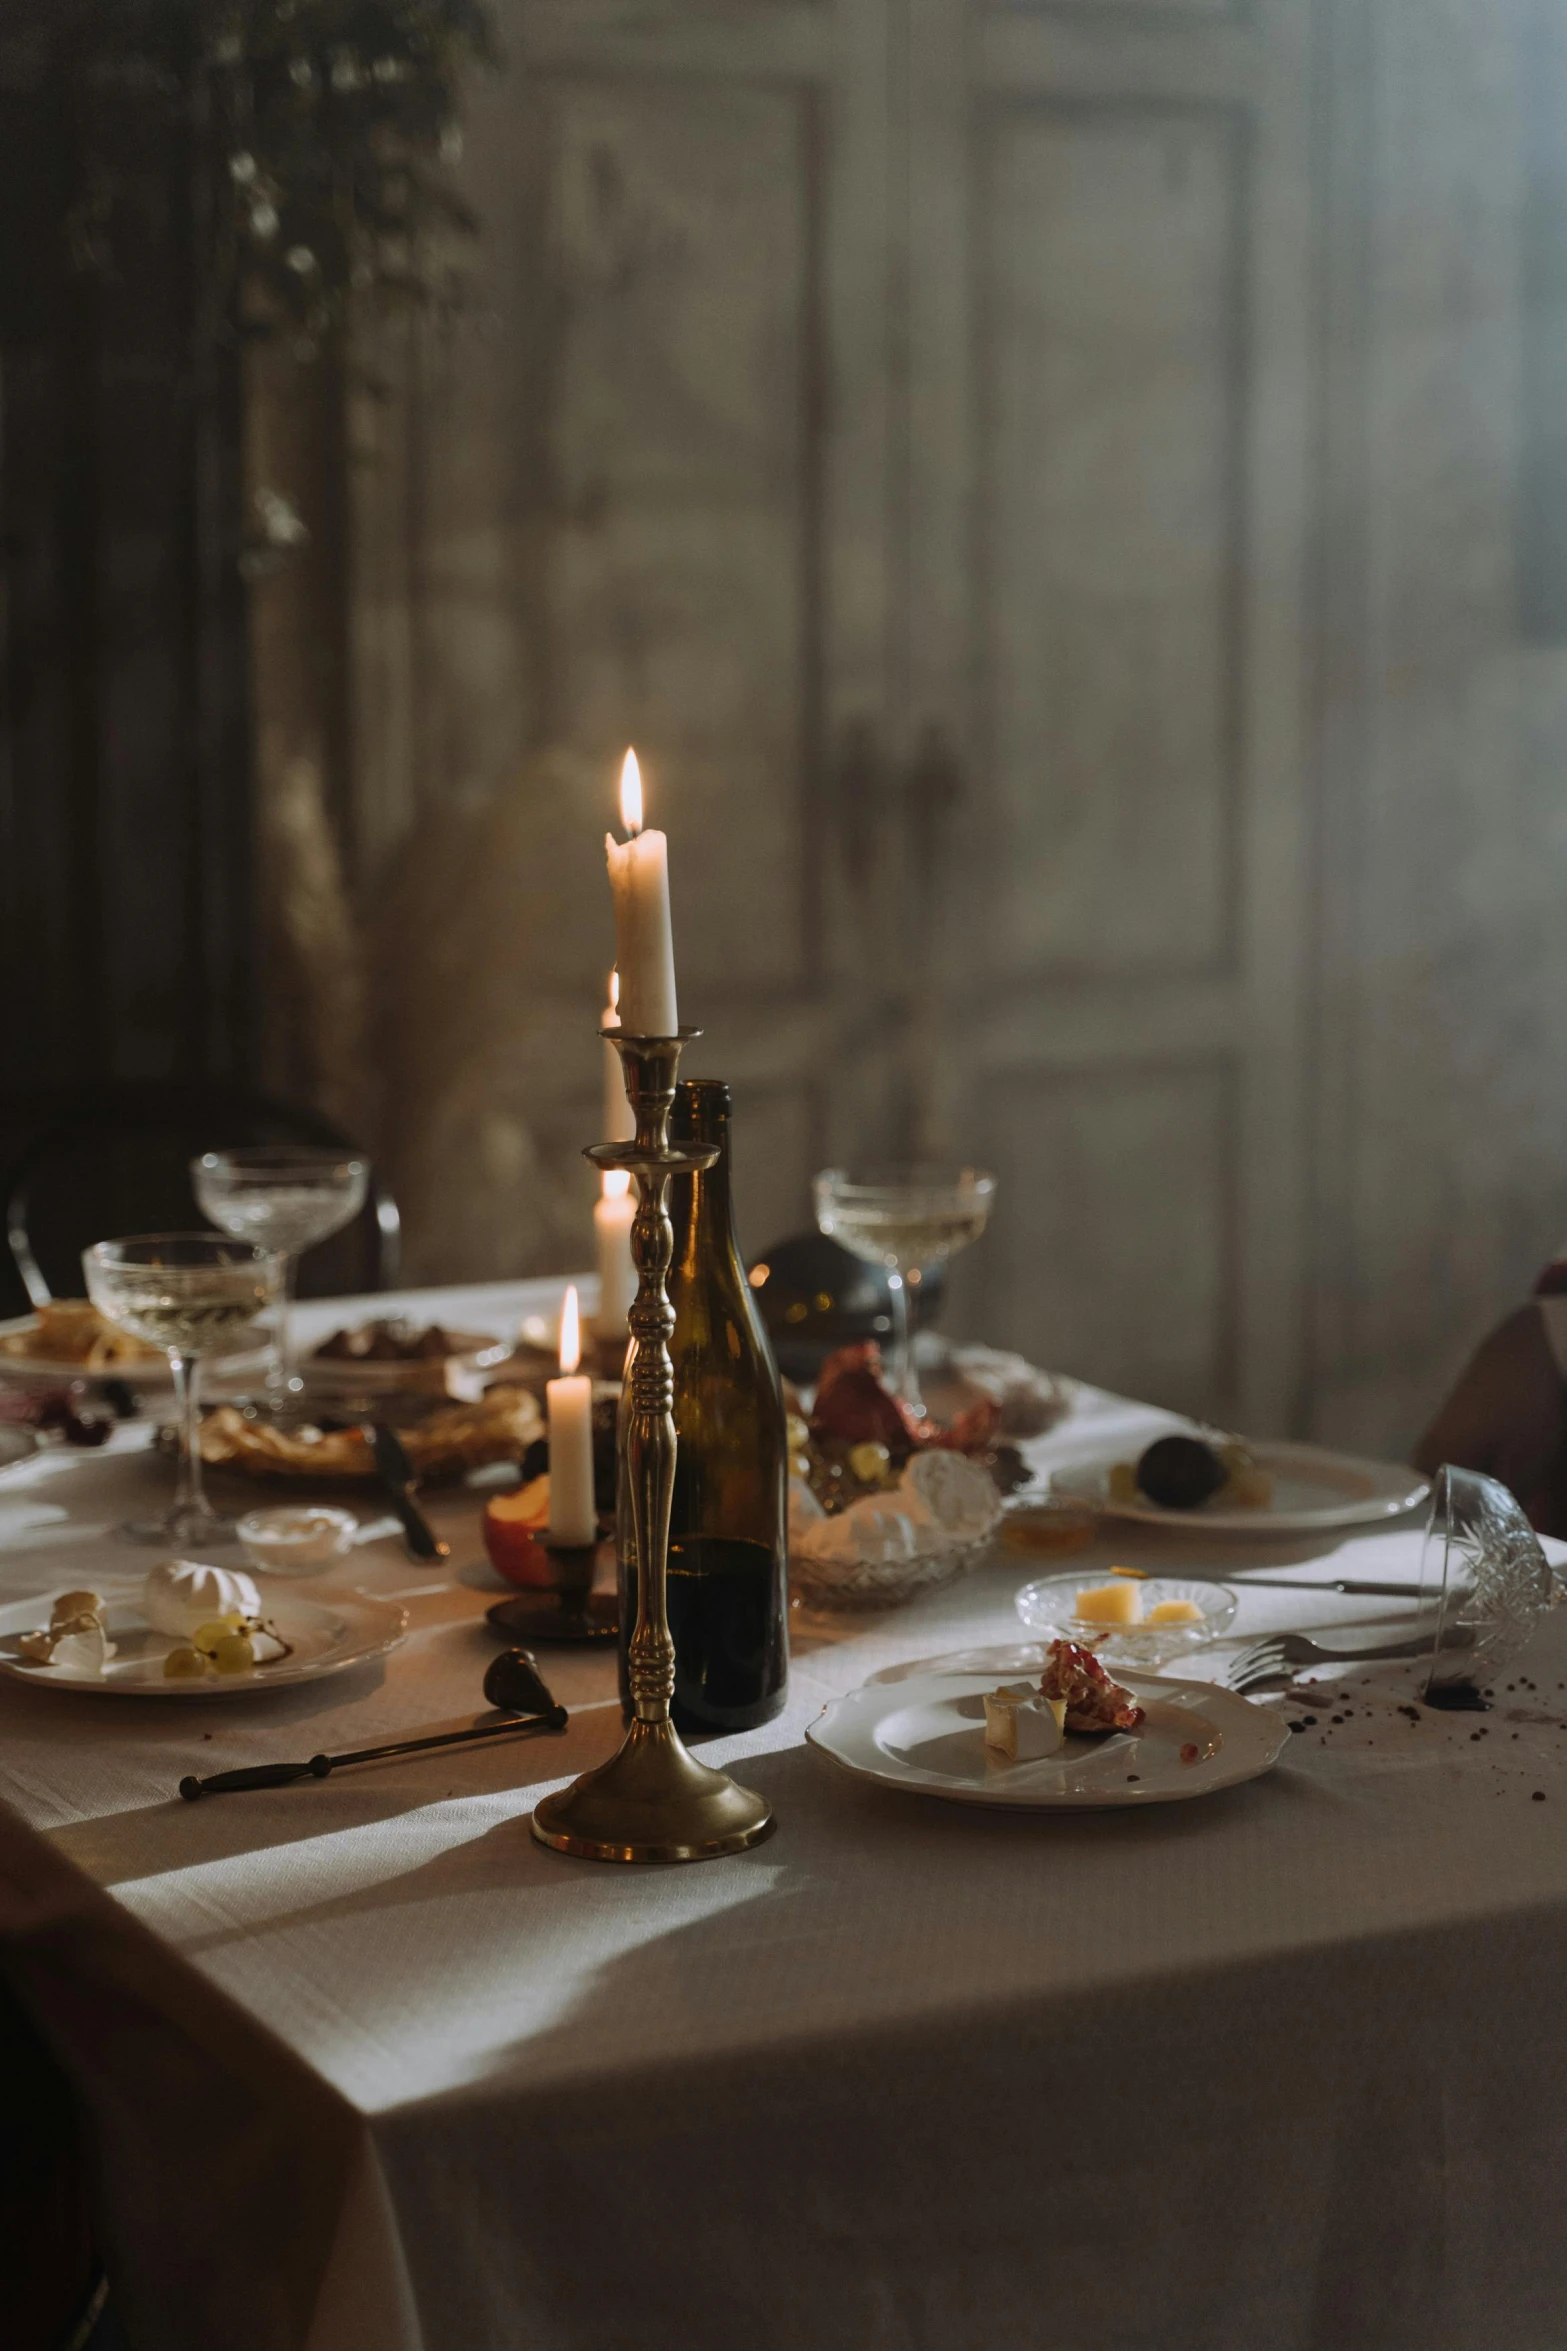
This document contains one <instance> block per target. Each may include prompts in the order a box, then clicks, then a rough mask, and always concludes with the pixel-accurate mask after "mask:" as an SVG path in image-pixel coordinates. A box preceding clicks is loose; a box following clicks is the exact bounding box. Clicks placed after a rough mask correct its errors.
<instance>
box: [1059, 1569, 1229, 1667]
mask: <svg viewBox="0 0 1567 2351" xmlns="http://www.w3.org/2000/svg"><path fill="white" fill-rule="evenodd" d="M1121 1580H1122V1579H1120V1578H1119V1577H1115V1576H1111V1575H1102V1576H1096V1575H1095V1574H1094V1573H1093V1571H1092V1570H1091V1569H1090V1570H1086V1571H1085V1570H1082V1569H1080V1570H1079V1571H1078V1573H1077V1574H1076V1575H1047V1576H1040V1577H1038V1578H1037V1579H1036V1581H1035V1582H1033V1583H1031V1584H1025V1585H1024V1586H1023V1588H1022V1590H1021V1591H1020V1592H1018V1594H1017V1595H1016V1597H1015V1599H1014V1602H1013V1605H1014V1607H1015V1608H1016V1610H1017V1612H1018V1615H1019V1616H1020V1617H1021V1618H1022V1620H1023V1622H1024V1624H1026V1625H1027V1627H1028V1629H1029V1631H1030V1632H1031V1633H1037V1634H1039V1635H1040V1636H1041V1637H1042V1638H1043V1639H1045V1640H1049V1641H1078V1642H1080V1643H1081V1644H1082V1646H1083V1647H1084V1648H1085V1649H1092V1650H1093V1651H1094V1652H1095V1653H1096V1654H1097V1655H1098V1656H1100V1657H1102V1658H1103V1659H1104V1661H1105V1663H1106V1664H1107V1665H1127V1666H1141V1667H1142V1669H1143V1671H1144V1672H1145V1673H1156V1672H1157V1671H1158V1670H1159V1668H1160V1666H1162V1665H1166V1664H1168V1663H1169V1661H1170V1659H1171V1658H1172V1657H1184V1656H1186V1655H1187V1654H1188V1653H1189V1652H1190V1651H1191V1650H1193V1649H1200V1648H1202V1647H1203V1646H1204V1644H1205V1643H1206V1642H1208V1641H1217V1640H1218V1639H1219V1638H1220V1637H1221V1635H1222V1634H1224V1633H1225V1632H1226V1631H1227V1630H1228V1628H1229V1626H1230V1623H1231V1621H1232V1619H1233V1618H1234V1615H1235V1605H1236V1603H1235V1594H1234V1592H1233V1591H1231V1589H1230V1587H1229V1585H1228V1584H1209V1583H1198V1582H1196V1581H1195V1580H1192V1579H1189V1578H1187V1577H1184V1576H1135V1577H1128V1578H1126V1579H1125V1580H1126V1581H1127V1582H1129V1583H1131V1584H1132V1585H1133V1586H1134V1588H1135V1590H1136V1592H1137V1594H1138V1597H1139V1599H1140V1600H1141V1602H1142V1609H1143V1616H1144V1619H1146V1618H1147V1616H1148V1614H1149V1612H1150V1611H1151V1610H1152V1609H1155V1608H1157V1607H1159V1606H1160V1604H1161V1603H1162V1602H1165V1601H1171V1600H1176V1601H1186V1602H1188V1603H1189V1604H1190V1605H1191V1606H1192V1607H1194V1608H1196V1609H1197V1610H1198V1611H1199V1615H1198V1617H1197V1618H1196V1619H1188V1620H1187V1621H1186V1622H1184V1623H1177V1624H1149V1623H1147V1622H1146V1621H1145V1622H1143V1623H1140V1624H1103V1623H1100V1622H1099V1621H1098V1620H1097V1619H1085V1618H1082V1617H1080V1616H1079V1615H1078V1613H1077V1596H1078V1594H1079V1593H1080V1592H1084V1591H1097V1590H1100V1589H1102V1588H1103V1587H1104V1586H1105V1585H1106V1584H1110V1583H1116V1582H1119V1581H1121Z"/></svg>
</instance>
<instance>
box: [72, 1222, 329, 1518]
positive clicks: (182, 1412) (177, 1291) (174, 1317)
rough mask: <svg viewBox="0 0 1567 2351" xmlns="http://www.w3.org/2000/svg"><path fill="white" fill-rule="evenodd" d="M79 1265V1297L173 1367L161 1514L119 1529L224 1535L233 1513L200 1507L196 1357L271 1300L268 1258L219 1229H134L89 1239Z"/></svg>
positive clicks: (272, 1269) (275, 1273)
mask: <svg viewBox="0 0 1567 2351" xmlns="http://www.w3.org/2000/svg"><path fill="white" fill-rule="evenodd" d="M82 1265H83V1267H84V1269H85V1271H86V1275H87V1295H88V1297H89V1298H90V1299H91V1300H92V1302H93V1304H94V1306H96V1307H97V1309H98V1312H99V1313H100V1314H101V1315H102V1316H103V1317H104V1320H105V1321H106V1322H112V1323H114V1324H115V1325H116V1326H117V1327H118V1328H119V1329H120V1330H122V1331H129V1332H130V1333H131V1336H132V1337H133V1338H137V1339H145V1340H146V1341H147V1342H148V1343H149V1345H151V1346H154V1347H161V1348H163V1349H164V1351H165V1352H166V1354H167V1355H168V1358H169V1363H170V1365H171V1367H172V1369H173V1372H174V1402H175V1408H176V1410H177V1412H178V1414H179V1426H180V1466H179V1477H178V1480H177V1482H176V1485H175V1489H174V1504H173V1508H172V1509H171V1510H170V1511H169V1512H168V1514H167V1516H166V1517H164V1518H158V1519H145V1520H132V1521H131V1522H130V1523H129V1524H128V1525H126V1526H123V1527H121V1529H120V1532H121V1534H122V1535H125V1536H127V1537H128V1538H129V1540H130V1541H131V1542H133V1543H162V1544H166V1545H169V1544H175V1545H180V1546H183V1547H192V1546H194V1545H197V1544H203V1543H226V1542H229V1541H231V1540H232V1538H233V1534H234V1521H233V1519H231V1518H223V1517H220V1516H219V1515H218V1513H217V1512H215V1511H213V1510H211V1509H209V1508H208V1506H207V1497H206V1495H205V1493H204V1492H203V1490H202V1482H201V1440H200V1435H199V1432H198V1426H197V1404H196V1372H197V1367H198V1365H199V1364H200V1362H201V1359H202V1357H203V1356H206V1355H222V1354H225V1353H231V1352H232V1351H233V1349H234V1348H235V1346H236V1345H237V1344H238V1342H239V1341H240V1339H241V1338H242V1337H243V1336H244V1334H245V1332H246V1331H247V1330H248V1329H249V1328H250V1326H251V1324H252V1323H253V1322H254V1321H255V1320H256V1318H257V1316H258V1315H261V1314H264V1313H266V1311H267V1310H268V1308H269V1307H271V1306H272V1305H273V1304H274V1303H275V1301H276V1299H277V1295H278V1289H279V1285H280V1280H281V1275H282V1268H281V1266H280V1264H279V1262H278V1260H277V1258H276V1257H274V1256H272V1255H271V1254H269V1252H268V1251H267V1250H265V1249H258V1248H256V1247H255V1246H254V1244H253V1243H251V1242H248V1241H231V1240H227V1239H225V1238H224V1237H223V1236H222V1235H221V1234H218V1233H143V1234H140V1235H138V1236H137V1237H136V1238H135V1239H132V1240H126V1241H95V1242H94V1244H93V1246H92V1247H91V1248H90V1249H86V1250H84V1251H83V1252H82Z"/></svg>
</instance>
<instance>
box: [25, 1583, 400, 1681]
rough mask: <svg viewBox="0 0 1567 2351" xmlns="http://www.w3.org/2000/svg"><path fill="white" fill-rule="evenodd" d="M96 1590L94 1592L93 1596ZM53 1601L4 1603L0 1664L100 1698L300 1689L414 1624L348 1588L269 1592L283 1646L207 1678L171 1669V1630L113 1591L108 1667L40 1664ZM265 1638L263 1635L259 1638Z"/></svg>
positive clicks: (357, 1661) (106, 1616)
mask: <svg viewBox="0 0 1567 2351" xmlns="http://www.w3.org/2000/svg"><path fill="white" fill-rule="evenodd" d="M91 1596H92V1595H87V1597H91ZM50 1608H51V1601H50V1599H49V1597H47V1596H46V1597H44V1598H42V1599H39V1598H34V1599H31V1600H18V1601H11V1602H8V1603H7V1604H6V1605H5V1606H4V1607H3V1608H0V1673H5V1674H8V1675H10V1676H12V1677H13V1678H14V1679H15V1680H17V1681H21V1682H29V1683H31V1684H32V1685H33V1687H34V1688H35V1689H44V1690H70V1691H72V1692H74V1693H76V1694H77V1695H80V1694H81V1693H82V1692H84V1691H85V1692H87V1693H88V1694H89V1695H90V1696H92V1697H98V1698H255V1697H259V1696H260V1695H261V1694H262V1693H263V1692H264V1691H267V1690H280V1689H291V1688H293V1687H295V1686H296V1685H297V1684H298V1683H300V1682H316V1681H321V1680H322V1679H323V1678H324V1677H325V1676H326V1675H328V1674H335V1673H346V1672H347V1671H348V1670H349V1669H350V1667H352V1666H356V1665H363V1664H365V1663H367V1662H368V1661H369V1660H370V1659H371V1658H373V1657H383V1656H385V1654H386V1652H387V1651H388V1650H389V1649H395V1648H396V1647H397V1645H398V1643H399V1642H400V1641H401V1640H402V1639H403V1636H404V1635H405V1633H406V1632H407V1630H408V1611H407V1609H406V1608H398V1607H395V1606H393V1605H392V1603H391V1602H389V1601H385V1600H374V1599H370V1598H368V1597H365V1596H362V1595H355V1596H353V1597H349V1596H347V1595H344V1596H342V1597H338V1596H336V1595H334V1596H333V1599H332V1601H331V1603H330V1605H328V1604H327V1603H325V1602H321V1601H316V1600H304V1599H299V1598H296V1597H295V1596H294V1595H293V1594H292V1593H280V1594H278V1596H277V1597H276V1598H275V1599H274V1597H273V1596H272V1594H271V1593H270V1592H269V1593H268V1595H267V1598H266V1602H265V1623H266V1625H267V1627H268V1629H269V1632H270V1633H271V1634H272V1635H274V1636H275V1641H274V1640H269V1641H268V1642H267V1643H266V1644H265V1646H266V1648H267V1650H268V1651H269V1652H270V1651H272V1650H273V1649H274V1647H275V1648H277V1649H281V1650H282V1651H283V1652H284V1654H282V1655H275V1654H274V1655H271V1656H270V1658H269V1661H268V1662H266V1663H258V1664H256V1665H253V1666H251V1667H250V1668H249V1669H248V1670H247V1671H245V1672H243V1673H216V1672H208V1673H204V1674H202V1675H201V1676H200V1677H199V1678H194V1677H193V1678H190V1679H185V1678H171V1677H170V1676H169V1675H168V1674H166V1673H165V1671H164V1659H165V1658H166V1657H167V1656H168V1654H169V1652H170V1650H171V1649H173V1648H175V1647H176V1646H177V1644H176V1641H175V1639H174V1638H173V1636H171V1635H170V1634H168V1633H165V1632H159V1631H157V1630H156V1629H155V1628H154V1627H153V1626H152V1625H151V1624H149V1623H148V1621H147V1618H146V1617H145V1615H144V1614H143V1613H142V1610H141V1607H140V1606H139V1605H138V1602H137V1600H136V1599H133V1598H126V1599H114V1598H110V1599H108V1600H107V1601H106V1602H105V1603H104V1605H103V1624H104V1629H105V1632H106V1634H107V1636H108V1644H109V1647H110V1650H111V1654H109V1655H108V1657H107V1659H106V1661H105V1662H104V1664H103V1666H102V1669H101V1671H94V1670H93V1669H92V1667H91V1665H89V1664H84V1663H81V1662H78V1661H77V1658H76V1655H75V1653H74V1652H73V1653H72V1661H71V1662H69V1663H67V1662H51V1663H47V1664H40V1663H35V1662H33V1661H32V1660H30V1659H29V1657H28V1655H27V1650H26V1648H25V1647H24V1642H26V1641H27V1639H28V1637H29V1636H32V1637H33V1639H34V1641H35V1642H36V1636H37V1633H38V1630H39V1628H41V1627H44V1626H47V1625H48V1623H49V1621H50ZM258 1646H259V1644H258Z"/></svg>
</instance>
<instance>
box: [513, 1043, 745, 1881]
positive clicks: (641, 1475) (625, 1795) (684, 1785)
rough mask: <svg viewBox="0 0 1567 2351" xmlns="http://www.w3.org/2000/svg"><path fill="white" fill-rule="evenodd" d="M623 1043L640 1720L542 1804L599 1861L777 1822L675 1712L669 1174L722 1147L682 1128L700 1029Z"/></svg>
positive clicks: (559, 1840) (716, 1839)
mask: <svg viewBox="0 0 1567 2351" xmlns="http://www.w3.org/2000/svg"><path fill="white" fill-rule="evenodd" d="M603 1034H604V1036H605V1038H606V1040H607V1041H608V1042H609V1043H610V1044H611V1045H613V1046H614V1048H615V1050H616V1052H617V1053H618V1054H619V1055H620V1064H621V1069H622V1072H623V1074H624V1076H625V1080H626V1094H627V1097H628V1099H629V1100H630V1103H631V1107H632V1110H633V1111H634V1113H635V1115H636V1122H637V1131H636V1134H635V1136H634V1137H633V1139H632V1140H631V1141H630V1142H629V1143H595V1144H593V1145H592V1147H591V1148H590V1150H589V1151H588V1153H587V1156H588V1158H589V1159H591V1160H593V1161H594V1162H595V1164H596V1165H597V1166H599V1167H601V1168H614V1167H624V1168H629V1170H630V1171H631V1173H632V1174H633V1175H634V1176H635V1177H636V1179H637V1215H636V1222H635V1223H634V1224H633V1226H632V1228H631V1254H632V1258H633V1260H634V1261H635V1264H636V1269H637V1295H636V1303H635V1304H634V1305H633V1307H632V1309H631V1312H630V1315H629V1317H628V1320H629V1323H630V1326H631V1346H630V1350H629V1353H628V1355H627V1360H626V1382H627V1391H628V1392H627V1399H626V1409H625V1411H624V1412H623V1414H622V1417H621V1437H620V1474H621V1476H622V1478H623V1479H625V1480H626V1482H627V1488H628V1491H629V1493H630V1496H631V1521H632V1526H633V1529H634V1531H635V1535H636V1546H637V1621H636V1629H635V1631H634V1632H633V1633H632V1636H631V1657H630V1678H631V1701H632V1707H633V1714H632V1721H631V1727H630V1729H629V1730H628V1731H627V1733H626V1736H625V1741H624V1743H623V1745H622V1746H621V1749H620V1752H619V1753H618V1754H617V1755H615V1756H613V1757H612V1758H611V1760H610V1761H609V1762H608V1763H605V1764H601V1765H600V1766H599V1768H598V1770H597V1771H590V1772H584V1774H583V1776H582V1778H581V1779H579V1780H574V1781H573V1782H572V1784H571V1786H570V1787H569V1788H562V1789H561V1790H560V1792H559V1793H558V1794H557V1795H554V1796H546V1797H545V1798H544V1799H543V1801H542V1802H541V1803H540V1804H539V1805H537V1806H536V1807H535V1810H534V1814H533V1833H534V1835H535V1836H536V1837H537V1838H538V1840H539V1843H540V1844H541V1845H552V1846H554V1848H555V1849H556V1851H557V1852H560V1853H577V1854H581V1855H582V1856H583V1857H584V1858H585V1859H587V1860H590V1861H705V1860H707V1859H709V1858H710V1857H711V1856H712V1855H714V1854H718V1853H739V1852H742V1851H743V1850H744V1849H745V1847H746V1846H747V1845H756V1844H759V1843H760V1842H761V1840H762V1838H763V1837H765V1836H768V1835H769V1834H770V1833H771V1831H772V1828H773V1826H774V1823H773V1816H772V1814H771V1812H770V1811H769V1810H768V1808H767V1806H766V1804H765V1803H764V1802H763V1800H762V1798H761V1797H760V1796H757V1795H753V1794H752V1792H751V1790H750V1789H749V1788H742V1787H740V1786H738V1785H737V1784H736V1782H735V1781H734V1780H732V1779H730V1778H728V1776H727V1775H726V1774H725V1773H723V1772H721V1771H710V1770H709V1769H708V1767H707V1766H706V1764H703V1763H698V1762H697V1760H696V1758H695V1756H694V1755H692V1754H690V1753H689V1752H688V1750H687V1748H686V1746H685V1743H684V1741H683V1740H682V1739H681V1736H680V1733H679V1732H678V1731H677V1730H676V1729H675V1726H674V1724H673V1723H672V1722H671V1721H670V1719H669V1702H670V1700H671V1698H672V1697H673V1696H674V1692H675V1644H674V1642H673V1641H672V1640H671V1639H670V1637H669V1614H668V1608H667V1604H666V1592H665V1584H666V1578H667V1575H668V1569H669V1506H670V1502H671V1499H672V1497H673V1494H674V1486H675V1447H676V1442H677V1440H676V1436H675V1418H674V1412H673V1409H672V1408H673V1403H674V1370H673V1366H672V1365H671V1363H670V1360H669V1334H670V1332H671V1331H672V1330H673V1329H674V1327H675V1316H674V1309H673V1308H672V1307H671V1305H670V1303H669V1291H668V1288H667V1286H666V1276H667V1275H668V1272H669V1262H670V1258H671V1256H672V1255H673V1253H674V1233H673V1231H672V1229H671V1227H670V1222H669V1205H668V1202H669V1179H670V1177H671V1176H672V1175H690V1174H695V1173H696V1172H697V1171H698V1170H699V1169H701V1168H704V1167H710V1166H711V1165H712V1163H713V1161H714V1159H716V1157H717V1156H718V1154H717V1152H716V1151H714V1150H712V1149H711V1148H710V1147H708V1146H706V1145H702V1144H695V1145H690V1146H680V1145H674V1144H671V1142H670V1140H669V1113H670V1110H671V1107H672V1106H673V1103H674V1099H675V1075H676V1072H677V1070H678V1068H679V1066H680V1049H681V1047H682V1045H684V1044H685V1043H686V1042H687V1041H688V1039H690V1038H692V1037H696V1036H700V1034H701V1031H700V1030H699V1029H682V1030H681V1031H680V1034H679V1035H678V1036H676V1037H635V1036H628V1035H627V1034H626V1032H625V1030H624V1029H605V1030H604V1032H603Z"/></svg>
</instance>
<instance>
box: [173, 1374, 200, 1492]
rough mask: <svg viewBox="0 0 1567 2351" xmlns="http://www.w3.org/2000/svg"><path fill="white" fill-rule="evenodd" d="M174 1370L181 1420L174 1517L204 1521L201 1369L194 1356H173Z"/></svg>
mask: <svg viewBox="0 0 1567 2351" xmlns="http://www.w3.org/2000/svg"><path fill="white" fill-rule="evenodd" d="M169 1362H170V1364H171V1365H172V1367H173V1371H174V1410H175V1413H176V1415H177V1417H178V1420H179V1431H180V1466H179V1475H178V1477H177V1479H176V1481H175V1486H174V1508H173V1511H172V1512H171V1514H170V1515H171V1517H173V1518H175V1519H178V1520H181V1521H183V1520H184V1519H186V1518H205V1516H206V1515H207V1496H206V1491H205V1489H204V1488H203V1486H202V1482H201V1433H200V1406H199V1400H198V1398H197V1394H196V1378H197V1374H198V1372H199V1370H200V1365H199V1364H198V1362H197V1360H196V1358H195V1356H194V1355H171V1356H170V1357H169Z"/></svg>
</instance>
